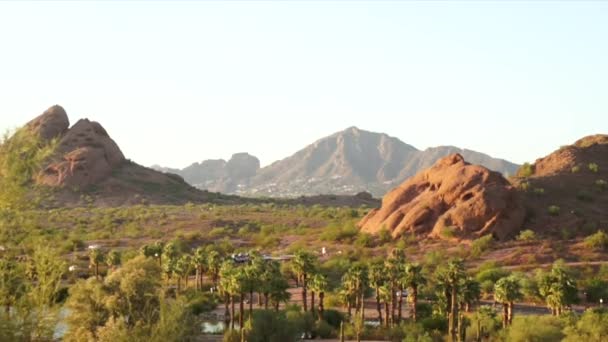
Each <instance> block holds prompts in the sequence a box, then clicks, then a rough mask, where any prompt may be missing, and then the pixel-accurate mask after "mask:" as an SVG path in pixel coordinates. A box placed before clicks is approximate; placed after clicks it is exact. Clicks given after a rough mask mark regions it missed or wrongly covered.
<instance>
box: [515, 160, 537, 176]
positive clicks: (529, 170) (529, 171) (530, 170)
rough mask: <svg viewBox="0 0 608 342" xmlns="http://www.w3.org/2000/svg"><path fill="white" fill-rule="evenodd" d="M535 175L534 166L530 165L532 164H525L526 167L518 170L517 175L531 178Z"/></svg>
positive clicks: (523, 166)
mask: <svg viewBox="0 0 608 342" xmlns="http://www.w3.org/2000/svg"><path fill="white" fill-rule="evenodd" d="M533 174H534V165H532V164H530V163H524V165H522V166H521V167H520V168H519V170H517V175H518V176H519V177H524V178H527V177H530V176H532V175H533Z"/></svg>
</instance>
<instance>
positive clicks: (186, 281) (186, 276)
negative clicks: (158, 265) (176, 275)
mask: <svg viewBox="0 0 608 342" xmlns="http://www.w3.org/2000/svg"><path fill="white" fill-rule="evenodd" d="M188 278H189V276H188V275H187V274H186V275H185V276H184V289H188Z"/></svg>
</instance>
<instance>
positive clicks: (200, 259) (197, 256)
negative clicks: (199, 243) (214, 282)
mask: <svg viewBox="0 0 608 342" xmlns="http://www.w3.org/2000/svg"><path fill="white" fill-rule="evenodd" d="M193 262H194V265H195V267H196V289H197V290H198V289H200V290H202V289H203V276H204V274H205V269H206V268H207V251H206V250H205V248H203V247H198V248H197V249H196V250H195V251H194V258H193Z"/></svg>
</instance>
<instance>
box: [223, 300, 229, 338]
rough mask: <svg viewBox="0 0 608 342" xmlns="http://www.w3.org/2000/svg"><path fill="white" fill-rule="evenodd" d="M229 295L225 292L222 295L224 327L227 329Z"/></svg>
mask: <svg viewBox="0 0 608 342" xmlns="http://www.w3.org/2000/svg"><path fill="white" fill-rule="evenodd" d="M229 307H230V296H229V295H228V294H226V295H225V296H224V324H225V325H224V329H225V330H228V326H229V325H230V308H229Z"/></svg>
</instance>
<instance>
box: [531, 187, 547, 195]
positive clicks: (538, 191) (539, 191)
mask: <svg viewBox="0 0 608 342" xmlns="http://www.w3.org/2000/svg"><path fill="white" fill-rule="evenodd" d="M533 192H534V194H535V195H537V196H542V195H544V194H545V189H544V188H534V190H533Z"/></svg>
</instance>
